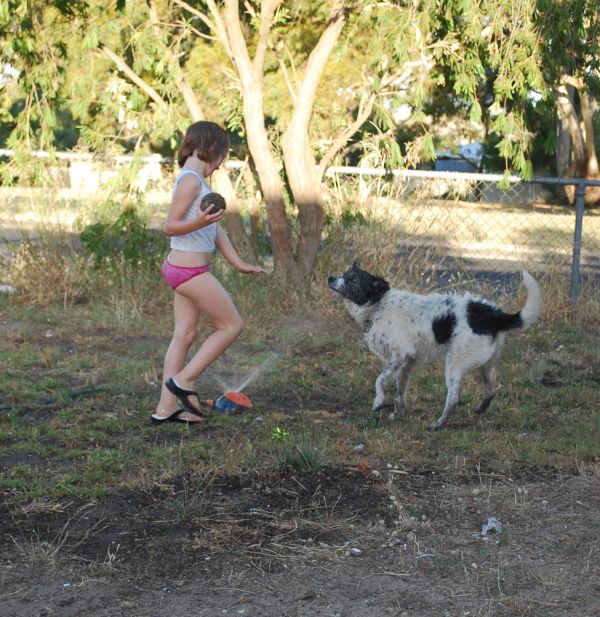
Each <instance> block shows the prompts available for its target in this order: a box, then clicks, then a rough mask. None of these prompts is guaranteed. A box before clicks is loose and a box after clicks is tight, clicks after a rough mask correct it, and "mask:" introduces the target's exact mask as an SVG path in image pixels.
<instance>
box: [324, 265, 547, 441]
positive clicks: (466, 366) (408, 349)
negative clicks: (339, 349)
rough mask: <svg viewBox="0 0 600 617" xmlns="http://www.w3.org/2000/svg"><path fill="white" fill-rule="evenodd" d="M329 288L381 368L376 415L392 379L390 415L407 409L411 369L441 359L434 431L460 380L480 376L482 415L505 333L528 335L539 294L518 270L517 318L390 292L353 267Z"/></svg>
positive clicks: (472, 302) (468, 300) (484, 307)
mask: <svg viewBox="0 0 600 617" xmlns="http://www.w3.org/2000/svg"><path fill="white" fill-rule="evenodd" d="M328 283H329V287H330V288H331V289H332V290H333V291H336V292H337V293H339V294H340V295H341V296H342V298H343V299H344V304H345V306H346V308H347V309H348V312H349V313H350V315H351V316H352V317H353V318H354V319H355V320H356V321H357V322H358V323H359V324H360V325H361V326H362V329H363V331H364V336H365V341H366V343H367V345H368V347H369V349H370V350H371V351H372V352H373V353H374V354H375V355H376V356H377V357H378V358H379V359H380V360H381V361H382V362H383V364H384V367H383V371H382V372H381V374H380V375H379V377H377V380H376V382H375V399H374V400H373V410H376V409H379V408H380V407H381V406H382V405H383V404H384V400H385V392H384V388H385V384H386V383H387V382H388V381H389V380H390V379H392V378H395V380H396V396H395V398H394V411H393V412H392V413H391V414H390V416H389V418H390V420H394V419H395V414H396V413H400V412H401V411H402V409H403V407H404V394H405V391H406V386H407V383H408V375H409V372H410V370H411V369H412V368H414V367H416V366H421V365H424V364H428V363H429V362H433V361H434V360H437V359H438V358H440V357H442V356H445V362H446V366H445V376H446V388H447V397H446V405H445V406H444V411H443V413H442V415H441V416H440V417H439V418H438V419H437V420H436V421H435V422H433V423H432V424H431V428H432V429H436V428H440V427H441V426H443V425H444V424H445V423H446V422H447V420H448V416H449V415H450V413H451V412H452V410H453V409H454V408H455V407H456V405H457V404H458V399H459V392H460V382H461V379H462V378H463V376H464V375H465V374H466V373H468V372H470V371H473V370H475V369H479V371H480V373H481V376H482V378H483V384H484V389H485V393H484V397H483V399H482V400H481V402H480V403H479V405H478V406H477V408H476V409H475V411H476V412H477V413H483V412H484V411H485V410H486V409H487V408H488V407H489V405H490V403H491V401H492V399H493V398H494V395H495V393H496V387H495V376H496V364H497V362H498V357H499V355H500V351H501V349H502V345H503V343H504V337H505V334H504V333H505V332H506V331H507V330H513V329H522V330H524V329H526V328H528V327H529V326H531V325H532V324H533V323H534V322H535V321H536V319H537V318H538V316H539V314H540V310H541V308H542V295H541V292H540V288H539V286H538V284H537V283H536V281H535V279H534V278H533V277H532V276H531V275H530V274H529V273H528V272H525V271H523V283H524V284H525V288H526V289H527V300H526V302H525V306H524V307H523V308H522V309H521V310H520V311H519V312H518V313H515V314H508V313H504V312H503V311H501V310H500V309H499V308H498V307H497V306H496V305H495V304H493V303H491V302H489V301H487V300H484V299H483V298H479V297H477V296H473V295H471V294H468V293H467V294H464V295H458V294H440V293H433V294H429V295H426V296H423V295H419V294H414V293H410V292H408V291H403V290H400V289H390V286H389V284H388V283H387V281H385V280H383V279H382V278H379V277H377V276H373V275H372V274H369V273H368V272H365V271H364V270H361V269H360V268H358V267H357V265H356V264H354V265H353V266H352V268H351V269H350V270H349V271H348V272H346V273H345V274H343V275H342V276H330V277H329V279H328Z"/></svg>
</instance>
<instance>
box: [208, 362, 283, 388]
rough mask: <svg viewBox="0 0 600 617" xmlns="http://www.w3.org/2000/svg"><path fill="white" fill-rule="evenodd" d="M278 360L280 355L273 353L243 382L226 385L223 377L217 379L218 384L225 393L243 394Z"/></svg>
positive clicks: (244, 378) (243, 379)
mask: <svg viewBox="0 0 600 617" xmlns="http://www.w3.org/2000/svg"><path fill="white" fill-rule="evenodd" d="M277 358H279V354H276V353H274V352H271V353H270V354H269V355H268V356H267V358H266V359H265V360H263V362H261V364H259V365H258V366H256V367H254V368H253V369H252V370H251V371H250V373H249V374H248V375H247V376H246V377H243V378H242V379H241V381H239V382H237V383H235V384H231V383H226V382H225V380H224V379H223V378H222V377H217V382H218V383H219V386H220V387H221V388H223V390H224V391H228V392H241V391H242V390H243V389H244V388H247V387H248V386H249V385H250V384H251V383H253V382H254V381H256V380H257V379H258V378H259V377H260V375H261V374H262V373H264V372H265V371H266V370H267V368H269V367H270V366H272V365H273V364H275V361H276V360H277Z"/></svg>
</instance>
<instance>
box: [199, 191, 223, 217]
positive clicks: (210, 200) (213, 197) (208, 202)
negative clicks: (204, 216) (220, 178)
mask: <svg viewBox="0 0 600 617" xmlns="http://www.w3.org/2000/svg"><path fill="white" fill-rule="evenodd" d="M211 206H212V210H211V214H216V213H217V212H218V211H219V210H225V208H226V207H227V204H226V203H225V199H224V198H223V195H221V194H220V193H208V194H207V195H205V196H204V197H203V198H202V201H201V202H200V210H202V212H204V211H205V210H206V209H208V208H210V207H211Z"/></svg>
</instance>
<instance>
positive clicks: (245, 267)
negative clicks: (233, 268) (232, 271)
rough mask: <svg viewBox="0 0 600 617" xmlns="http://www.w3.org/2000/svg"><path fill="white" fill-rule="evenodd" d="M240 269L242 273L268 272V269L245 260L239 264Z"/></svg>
mask: <svg viewBox="0 0 600 617" xmlns="http://www.w3.org/2000/svg"><path fill="white" fill-rule="evenodd" d="M238 270H239V271H240V272H241V273H242V274H266V273H267V272H266V270H265V269H264V268H261V267H260V266H254V265H253V264H249V263H247V262H245V261H243V262H242V263H241V264H240V265H239V266H238Z"/></svg>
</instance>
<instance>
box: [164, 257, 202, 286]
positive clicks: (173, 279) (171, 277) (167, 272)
mask: <svg viewBox="0 0 600 617" xmlns="http://www.w3.org/2000/svg"><path fill="white" fill-rule="evenodd" d="M209 269H210V268H209V267H208V266H196V267H194V268H185V267H183V266H174V265H172V264H170V263H169V262H168V261H166V260H165V261H164V263H163V266H162V275H163V278H164V279H165V281H166V283H167V285H168V286H169V287H171V288H172V289H177V288H178V287H179V285H181V284H183V283H185V282H186V281H189V280H190V279H193V278H194V277H195V276H198V275H199V274H204V273H205V272H208V271H209Z"/></svg>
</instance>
